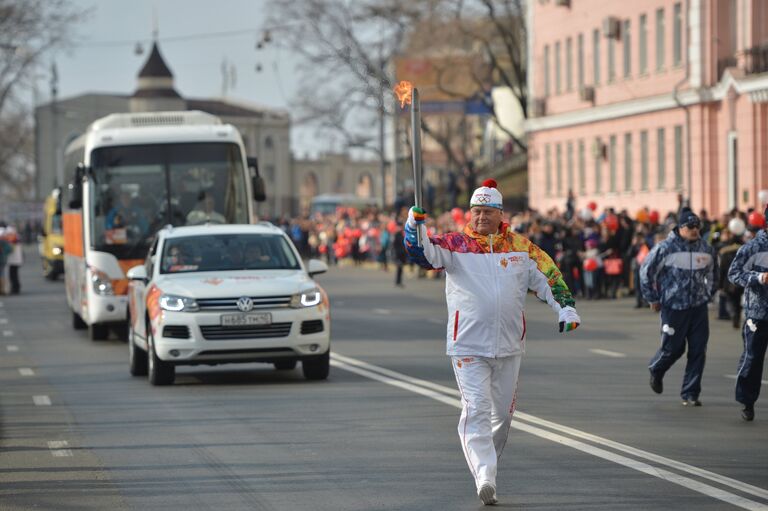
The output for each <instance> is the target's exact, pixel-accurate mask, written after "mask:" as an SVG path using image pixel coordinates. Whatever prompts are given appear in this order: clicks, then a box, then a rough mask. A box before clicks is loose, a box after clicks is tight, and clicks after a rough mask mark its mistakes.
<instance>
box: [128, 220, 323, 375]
mask: <svg viewBox="0 0 768 511" xmlns="http://www.w3.org/2000/svg"><path fill="white" fill-rule="evenodd" d="M327 270H328V267H327V266H326V265H325V263H323V262H322V261H319V260H316V259H312V260H310V261H309V263H308V265H307V267H305V266H304V263H303V262H302V260H301V257H300V256H299V253H298V251H297V250H296V247H295V246H294V245H293V243H292V242H291V241H290V239H289V238H288V236H286V235H285V233H284V232H283V231H282V230H280V229H278V228H277V227H275V226H274V225H272V224H269V223H266V222H263V223H260V224H258V225H203V226H195V227H176V228H171V227H168V228H165V229H163V230H161V231H160V232H159V233H158V234H157V237H156V239H155V241H154V243H153V244H152V247H151V248H150V250H149V254H148V255H147V259H146V262H145V263H144V264H143V265H140V266H134V267H133V268H131V269H130V270H129V271H128V278H129V279H130V281H131V282H130V286H129V291H128V299H129V331H128V346H129V354H130V364H129V368H130V372H131V374H132V375H134V376H139V375H146V374H149V381H150V383H152V384H153V385H170V384H172V383H173V381H174V378H175V367H176V366H177V365H197V364H209V365H215V364H222V363H230V362H270V363H273V364H274V365H275V367H276V368H277V369H281V370H289V369H293V368H295V367H296V363H297V362H298V361H301V366H302V370H303V372H304V376H305V377H306V378H308V379H310V380H322V379H325V378H327V377H328V371H329V356H330V308H329V303H328V296H327V295H326V293H325V291H323V289H322V288H321V287H320V286H318V285H317V283H316V282H315V281H314V280H312V276H313V275H316V274H318V273H323V272H325V271H327Z"/></svg>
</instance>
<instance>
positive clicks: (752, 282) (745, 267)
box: [728, 208, 768, 421]
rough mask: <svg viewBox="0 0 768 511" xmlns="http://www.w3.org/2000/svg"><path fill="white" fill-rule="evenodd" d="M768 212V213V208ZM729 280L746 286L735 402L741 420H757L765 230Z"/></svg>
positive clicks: (767, 277) (764, 330) (767, 263)
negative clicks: (741, 407)
mask: <svg viewBox="0 0 768 511" xmlns="http://www.w3.org/2000/svg"><path fill="white" fill-rule="evenodd" d="M765 212H766V213H767V214H768V208H766V210H765ZM728 280H730V281H731V282H732V283H734V284H736V285H738V286H743V287H744V315H745V316H746V319H747V320H746V321H745V322H744V325H743V327H742V330H741V333H742V336H743V338H744V353H742V354H741V359H740V360H739V372H738V374H737V376H736V401H738V402H739V403H741V404H743V405H744V409H743V410H742V411H741V417H742V418H743V419H744V420H745V421H751V420H753V419H754V418H755V401H757V398H758V396H759V395H760V385H761V380H762V378H763V362H764V360H765V348H766V345H768V230H766V229H763V230H762V231H760V233H759V234H758V235H757V236H756V237H755V238H754V239H752V240H750V241H749V242H748V243H747V244H746V245H744V246H743V247H741V248H740V249H739V251H738V252H736V257H735V258H734V260H733V263H731V268H730V269H729V270H728Z"/></svg>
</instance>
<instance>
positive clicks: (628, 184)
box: [624, 133, 632, 192]
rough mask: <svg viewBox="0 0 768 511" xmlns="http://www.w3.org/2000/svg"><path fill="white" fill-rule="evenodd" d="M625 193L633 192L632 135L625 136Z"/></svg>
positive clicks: (626, 134)
mask: <svg viewBox="0 0 768 511" xmlns="http://www.w3.org/2000/svg"><path fill="white" fill-rule="evenodd" d="M624 191H625V192H631V191H632V133H625V134H624Z"/></svg>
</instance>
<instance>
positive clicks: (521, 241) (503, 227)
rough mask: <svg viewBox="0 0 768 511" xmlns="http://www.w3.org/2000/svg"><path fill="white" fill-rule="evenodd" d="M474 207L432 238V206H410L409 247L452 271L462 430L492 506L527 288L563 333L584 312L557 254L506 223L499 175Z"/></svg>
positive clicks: (452, 342)
mask: <svg viewBox="0 0 768 511" xmlns="http://www.w3.org/2000/svg"><path fill="white" fill-rule="evenodd" d="M470 211H471V218H470V221H469V223H468V224H467V226H466V227H465V228H464V231H463V232H452V233H448V234H444V235H442V236H435V237H431V238H430V237H428V236H427V231H426V227H425V226H424V220H425V218H426V213H425V212H424V211H423V210H422V209H420V208H411V210H410V212H409V214H408V222H407V223H406V226H405V246H406V250H407V251H408V255H409V257H410V258H411V260H412V261H414V262H416V263H417V264H419V265H420V266H423V267H424V268H428V269H432V268H444V269H445V272H446V281H445V295H446V302H447V305H448V325H447V332H446V334H447V350H446V351H447V354H448V355H449V356H450V357H451V365H452V366H453V371H454V374H455V376H456V383H457V384H458V387H459V391H460V392H461V402H462V406H463V409H462V412H461V418H460V419H459V428H458V430H459V437H460V439H461V445H462V449H463V451H464V456H465V457H466V459H467V463H468V464H469V468H470V470H471V471H472V475H473V476H474V478H475V485H476V487H477V495H478V497H480V500H482V502H483V504H485V505H490V504H495V503H496V502H497V499H496V467H497V463H498V459H499V457H500V456H501V452H502V450H503V449H504V444H505V443H506V442H507V435H508V434H509V428H510V425H511V423H512V414H513V413H514V411H515V402H516V394H517V380H518V374H519V371H520V362H521V359H522V356H523V352H524V348H525V297H526V294H527V292H528V290H529V289H530V290H532V291H534V292H535V293H536V296H538V298H539V299H541V300H542V301H544V302H547V303H548V304H549V305H550V307H552V309H553V310H554V311H555V312H556V313H557V314H558V321H559V322H560V331H561V332H562V331H566V332H568V331H571V330H574V329H575V328H576V327H578V326H579V323H581V319H580V318H579V315H578V314H577V313H576V309H574V308H573V305H574V301H573V298H572V297H571V292H570V291H569V290H568V286H566V285H565V282H564V281H563V276H562V275H561V274H560V271H559V270H558V269H557V266H555V263H554V262H553V261H552V259H551V258H550V257H549V256H548V255H547V254H546V253H545V252H544V251H543V250H541V249H540V248H539V247H537V246H536V245H534V244H533V243H531V242H530V241H529V240H528V239H526V238H525V237H523V236H520V235H519V234H516V233H514V232H512V230H511V229H510V227H509V225H508V224H506V223H503V222H502V218H501V212H502V197H501V193H500V192H499V190H498V189H497V188H496V182H495V181H493V180H492V179H488V180H486V181H484V182H483V186H481V187H480V188H478V189H477V190H475V192H474V193H473V194H472V199H471V200H470ZM417 229H418V230H420V231H421V239H422V244H421V245H419V244H418V242H417V238H416V230H417Z"/></svg>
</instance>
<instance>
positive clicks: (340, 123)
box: [268, 0, 527, 183]
mask: <svg viewBox="0 0 768 511" xmlns="http://www.w3.org/2000/svg"><path fill="white" fill-rule="evenodd" d="M270 12H271V17H270V19H269V21H268V26H269V27H272V28H271V29H272V31H273V32H274V33H275V37H274V40H275V41H278V42H279V43H280V44H282V45H284V46H285V47H287V48H289V49H291V50H294V51H296V52H298V53H299V54H300V55H302V56H303V57H304V64H303V69H302V71H303V73H302V75H303V82H304V83H303V85H302V87H301V88H300V93H299V95H298V99H297V104H296V106H297V107H298V110H299V112H300V114H299V118H298V122H299V123H308V124H312V125H315V126H317V127H319V129H320V130H321V132H322V133H323V134H324V135H326V136H329V137H333V138H335V139H336V140H341V141H342V142H343V144H344V145H345V146H346V147H352V148H360V149H366V150H370V151H373V152H375V153H376V154H379V155H380V153H379V146H378V144H376V138H375V136H374V134H375V126H376V121H377V118H378V116H379V115H380V114H381V112H384V113H386V115H394V114H395V112H394V111H393V110H394V109H392V108H391V106H390V104H389V103H388V102H387V101H384V98H385V94H390V91H391V90H392V86H393V81H394V78H395V77H394V69H393V68H392V63H393V62H394V60H395V59H396V58H397V57H398V56H402V55H405V54H414V55H415V54H417V53H423V54H427V55H429V54H430V53H431V52H437V53H440V52H442V53H446V52H447V53H448V54H450V53H451V52H452V51H453V50H455V48H456V41H455V40H456V38H457V35H458V36H459V38H460V39H462V40H463V42H462V46H463V47H464V46H468V48H469V50H468V51H469V52H471V53H472V55H473V57H475V60H479V61H481V65H479V66H477V68H476V69H473V73H472V74H473V78H474V87H469V88H467V87H463V88H461V89H454V88H452V83H451V80H452V79H453V78H452V75H451V73H450V72H449V71H450V70H451V68H452V67H453V66H452V64H451V60H450V59H443V60H442V61H441V62H443V63H444V64H445V73H444V74H443V75H441V76H442V77H443V78H444V79H441V80H440V83H439V84H438V86H439V87H440V89H441V90H442V91H443V92H444V93H446V94H447V95H449V96H451V97H455V98H456V99H464V100H468V99H480V100H482V101H484V102H485V103H486V105H487V106H488V108H489V111H490V113H491V115H492V116H493V117H494V118H495V119H496V120H497V124H498V125H499V126H500V127H501V128H502V129H503V130H505V131H507V133H508V135H509V136H510V138H511V139H512V140H513V141H514V143H515V145H516V146H518V147H519V148H520V149H521V150H525V147H526V146H525V141H524V140H523V139H519V138H518V137H516V136H515V134H514V133H512V132H510V131H509V130H506V129H505V128H504V127H503V125H502V124H501V123H500V122H498V115H497V112H496V111H495V108H494V105H493V103H492V101H490V94H489V92H490V89H491V88H492V87H493V86H495V85H503V86H506V87H509V88H510V90H512V92H513V94H514V95H515V97H516V98H517V100H518V101H519V102H520V105H521V108H522V111H523V112H525V111H526V108H527V97H526V94H527V93H526V90H525V49H524V41H525V26H524V22H523V20H524V16H523V14H522V13H523V11H522V0H424V1H417V2H408V1H405V0H273V1H272V2H271V4H270ZM467 41H468V42H469V44H468V45H467V44H464V42H467ZM465 57H466V55H465ZM475 71H476V72H475ZM388 108H389V110H387V109H388ZM467 126H468V123H467V119H466V118H463V119H451V120H450V122H443V123H442V126H441V127H438V126H435V125H432V124H430V123H429V122H428V120H427V116H423V117H422V129H423V131H424V133H425V135H426V136H427V137H430V138H431V139H432V140H434V141H435V142H436V143H437V144H438V146H439V147H440V148H441V149H442V151H443V152H444V153H445V159H446V161H447V162H448V164H449V166H450V167H452V168H453V169H455V170H460V169H461V170H464V171H465V173H466V172H469V173H470V174H471V175H469V176H468V177H467V182H468V183H469V182H471V181H472V180H473V179H474V175H473V173H474V168H473V167H472V165H471V162H472V161H474V160H475V159H476V157H477V156H478V155H475V154H472V151H473V150H474V146H475V145H473V144H471V143H468V138H469V137H468V135H467V129H468V128H467ZM457 141H458V143H457Z"/></svg>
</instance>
